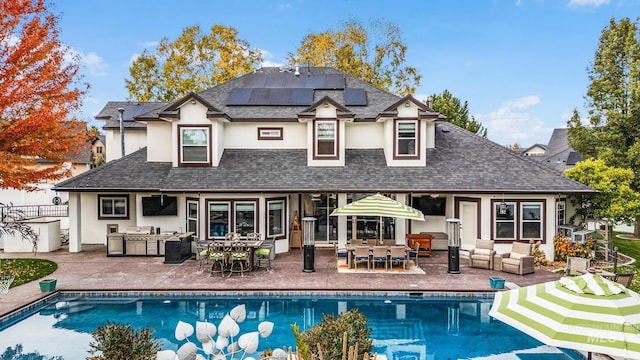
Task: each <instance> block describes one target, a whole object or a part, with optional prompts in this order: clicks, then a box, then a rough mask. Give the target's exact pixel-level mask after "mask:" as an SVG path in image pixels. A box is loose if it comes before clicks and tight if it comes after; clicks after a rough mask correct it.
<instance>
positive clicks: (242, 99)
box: [227, 89, 251, 105]
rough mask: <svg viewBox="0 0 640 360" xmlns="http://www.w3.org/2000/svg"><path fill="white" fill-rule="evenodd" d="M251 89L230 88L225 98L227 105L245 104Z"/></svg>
mask: <svg viewBox="0 0 640 360" xmlns="http://www.w3.org/2000/svg"><path fill="white" fill-rule="evenodd" d="M249 95H251V89H231V92H230V93H229V97H228V98H227V105H247V104H248V103H249Z"/></svg>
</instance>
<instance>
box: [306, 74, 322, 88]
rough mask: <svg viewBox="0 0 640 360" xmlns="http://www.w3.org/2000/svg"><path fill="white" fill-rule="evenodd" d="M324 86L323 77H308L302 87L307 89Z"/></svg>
mask: <svg viewBox="0 0 640 360" xmlns="http://www.w3.org/2000/svg"><path fill="white" fill-rule="evenodd" d="M323 84H324V75H308V76H307V77H306V78H305V83H304V87H305V88H309V89H317V88H322V85H323Z"/></svg>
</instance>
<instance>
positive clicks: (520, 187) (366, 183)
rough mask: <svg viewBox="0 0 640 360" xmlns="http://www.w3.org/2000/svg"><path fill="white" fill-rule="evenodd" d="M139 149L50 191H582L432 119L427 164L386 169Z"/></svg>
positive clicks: (272, 154) (355, 159)
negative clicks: (190, 159)
mask: <svg viewBox="0 0 640 360" xmlns="http://www.w3.org/2000/svg"><path fill="white" fill-rule="evenodd" d="M146 155H147V153H146V148H145V149H141V150H139V151H137V152H134V153H132V154H130V155H128V156H126V157H125V158H123V159H119V160H114V161H111V162H109V163H107V164H105V165H102V166H100V167H97V168H95V169H92V170H90V171H88V172H85V173H83V174H80V175H78V176H76V177H74V178H72V179H69V180H66V181H64V182H61V183H59V184H58V185H57V186H56V190H58V191H125V190H134V191H135V190H137V191H164V192H203V193H204V192H252V191H259V192H298V191H300V192H308V191H353V192H376V191H388V192H394V191H397V192H443V193H444V192H466V193H489V192H491V193H547V194H549V193H553V194H557V193H586V192H593V190H591V189H590V188H588V187H586V186H584V185H582V184H580V183H577V182H575V181H573V180H570V179H568V178H565V177H564V176H562V175H561V174H560V173H558V172H556V171H553V170H550V169H549V168H547V167H546V166H545V165H544V164H543V163H540V162H538V161H535V160H533V159H530V158H529V157H525V156H521V155H519V154H517V153H515V152H512V151H509V150H508V149H506V148H504V147H503V146H500V145H498V144H495V143H493V142H491V141H489V140H487V139H485V138H482V137H479V136H477V135H475V134H473V133H470V132H468V131H466V130H463V129H461V128H458V127H457V126H455V125H452V124H446V123H438V124H437V129H436V148H435V149H428V150H427V159H426V160H427V165H426V166H424V167H422V166H418V167H388V166H386V162H385V157H384V153H383V150H382V149H347V151H346V159H345V160H346V161H345V166H344V167H310V166H307V165H306V161H307V157H306V150H303V149H298V150H256V149H226V150H225V151H224V154H223V156H222V159H221V162H220V166H218V167H213V168H202V167H172V166H171V163H167V162H164V163H158V162H147V161H146Z"/></svg>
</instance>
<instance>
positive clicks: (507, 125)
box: [474, 95, 553, 147]
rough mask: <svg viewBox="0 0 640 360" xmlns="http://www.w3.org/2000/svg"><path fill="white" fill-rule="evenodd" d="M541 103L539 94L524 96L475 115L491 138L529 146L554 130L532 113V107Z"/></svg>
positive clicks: (504, 142) (496, 140) (509, 143)
mask: <svg viewBox="0 0 640 360" xmlns="http://www.w3.org/2000/svg"><path fill="white" fill-rule="evenodd" d="M539 103H540V96H539V95H531V96H524V97H521V98H518V99H514V100H509V101H506V102H505V103H504V104H502V105H501V106H500V108H499V109H497V110H496V111H493V112H490V113H488V114H477V115H474V117H475V118H476V120H478V121H480V122H481V123H482V125H483V126H484V127H486V128H487V130H488V136H489V138H490V139H491V140H493V141H495V142H496V143H499V144H501V145H511V144H514V143H518V144H519V145H520V146H524V147H527V146H530V145H533V144H534V143H537V142H540V139H543V138H544V137H545V136H548V135H547V134H549V133H550V132H551V131H552V130H553V129H551V128H549V127H548V126H546V125H545V123H544V121H543V120H542V119H540V118H538V117H536V116H535V115H534V114H533V113H532V111H531V110H532V108H533V107H535V105H538V104H539Z"/></svg>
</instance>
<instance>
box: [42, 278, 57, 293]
mask: <svg viewBox="0 0 640 360" xmlns="http://www.w3.org/2000/svg"><path fill="white" fill-rule="evenodd" d="M57 282H58V280H56V279H43V280H40V291H42V292H48V291H53V290H55V289H56V283H57Z"/></svg>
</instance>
